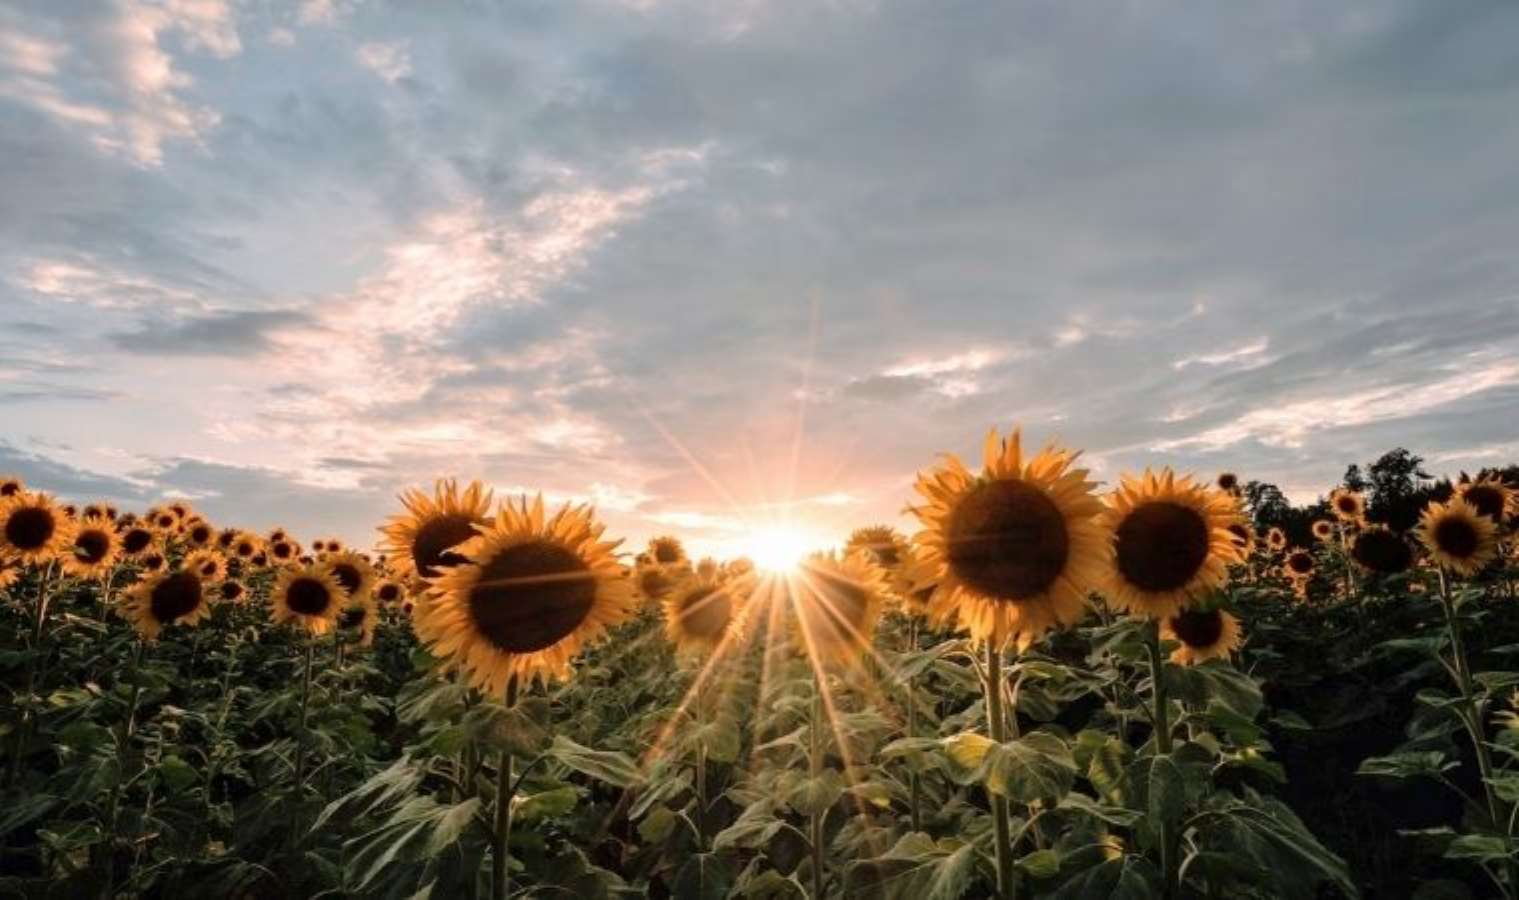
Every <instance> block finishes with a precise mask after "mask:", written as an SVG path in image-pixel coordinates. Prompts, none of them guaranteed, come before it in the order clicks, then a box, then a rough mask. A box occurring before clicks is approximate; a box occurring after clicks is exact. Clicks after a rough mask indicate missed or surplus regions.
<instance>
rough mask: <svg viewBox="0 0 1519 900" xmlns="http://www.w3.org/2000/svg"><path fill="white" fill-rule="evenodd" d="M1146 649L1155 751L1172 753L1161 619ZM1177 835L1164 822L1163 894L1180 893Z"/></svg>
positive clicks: (1149, 629)
mask: <svg viewBox="0 0 1519 900" xmlns="http://www.w3.org/2000/svg"><path fill="white" fill-rule="evenodd" d="M1145 638H1146V640H1145V649H1146V650H1147V651H1149V656H1150V691H1151V694H1152V696H1153V697H1154V700H1155V715H1154V716H1153V717H1152V720H1153V723H1154V725H1155V751H1156V753H1157V754H1160V755H1165V756H1169V755H1171V720H1170V712H1171V711H1170V708H1169V705H1168V704H1169V703H1170V701H1169V700H1167V699H1166V663H1165V660H1164V659H1162V658H1161V655H1160V622H1158V621H1157V622H1151V623H1150V624H1149V626H1148V627H1147V629H1146V633H1145ZM1175 843H1176V835H1175V834H1174V833H1173V831H1172V827H1171V824H1170V823H1168V822H1162V823H1160V871H1161V874H1162V875H1163V876H1164V879H1165V880H1164V892H1163V893H1162V895H1161V896H1163V897H1167V898H1169V897H1174V896H1175V895H1176V881H1177V870H1176V859H1175V856H1176V853H1175V851H1176V847H1175Z"/></svg>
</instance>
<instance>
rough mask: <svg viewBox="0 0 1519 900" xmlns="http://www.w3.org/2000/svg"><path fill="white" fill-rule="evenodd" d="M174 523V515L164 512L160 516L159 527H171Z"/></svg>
mask: <svg viewBox="0 0 1519 900" xmlns="http://www.w3.org/2000/svg"><path fill="white" fill-rule="evenodd" d="M173 525H174V517H173V516H171V515H169V514H168V513H164V514H163V515H161V516H159V517H158V527H159V528H170V527H172V526H173Z"/></svg>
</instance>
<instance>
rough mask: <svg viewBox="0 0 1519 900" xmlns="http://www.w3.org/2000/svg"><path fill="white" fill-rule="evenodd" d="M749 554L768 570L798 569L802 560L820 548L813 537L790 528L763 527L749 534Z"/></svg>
mask: <svg viewBox="0 0 1519 900" xmlns="http://www.w3.org/2000/svg"><path fill="white" fill-rule="evenodd" d="M745 543H746V544H747V551H748V556H749V558H750V559H752V560H754V564H755V565H756V566H758V567H759V568H761V569H764V570H766V571H768V572H793V571H796V568H797V566H798V565H800V564H801V562H802V560H803V559H804V558H805V557H806V556H807V554H808V553H811V552H812V551H813V550H816V549H818V548H817V547H816V546H814V545H813V542H812V541H811V539H809V538H808V537H807V536H806V535H805V534H802V533H801V532H799V531H795V530H792V529H789V528H763V529H760V530H759V531H756V532H754V533H752V534H750V535H749V539H748V540H747V541H746V542H745Z"/></svg>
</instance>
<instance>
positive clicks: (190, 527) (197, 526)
mask: <svg viewBox="0 0 1519 900" xmlns="http://www.w3.org/2000/svg"><path fill="white" fill-rule="evenodd" d="M184 536H185V543H187V544H189V545H190V548H191V549H192V550H204V549H207V548H209V547H211V546H212V545H213V544H214V543H215V542H216V529H215V528H212V527H211V523H210V522H207V521H206V520H204V519H192V520H191V521H189V522H186V523H185V529H184Z"/></svg>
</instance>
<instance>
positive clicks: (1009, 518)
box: [946, 481, 1071, 602]
mask: <svg viewBox="0 0 1519 900" xmlns="http://www.w3.org/2000/svg"><path fill="white" fill-rule="evenodd" d="M946 544H947V550H948V556H949V565H950V568H951V569H952V570H953V571H954V573H955V576H956V577H957V578H959V579H960V580H961V581H963V582H965V583H966V584H967V585H969V586H970V587H971V588H972V589H973V590H976V591H978V592H979V593H981V594H984V595H986V596H988V597H993V598H996V599H999V600H1011V601H1015V602H1016V601H1018V600H1024V599H1027V598H1030V597H1034V596H1036V595H1038V594H1041V593H1043V592H1045V591H1046V590H1048V589H1049V588H1050V585H1052V584H1054V583H1055V579H1056V578H1058V577H1059V576H1060V573H1061V572H1063V571H1065V564H1066V560H1067V559H1068V558H1069V556H1070V549H1071V544H1070V535H1069V534H1068V533H1067V531H1066V527H1065V517H1064V516H1063V515H1061V513H1060V507H1058V506H1056V505H1055V502H1054V501H1053V500H1051V499H1050V498H1049V497H1048V496H1047V495H1046V494H1045V493H1044V492H1043V491H1041V490H1039V489H1038V488H1036V487H1034V486H1032V485H1030V484H1028V483H1027V482H1023V481H987V482H985V483H983V484H981V485H979V486H978V487H976V488H974V489H973V490H972V491H971V492H970V493H969V494H968V495H966V496H965V497H964V498H963V499H962V500H961V501H960V503H959V504H958V505H957V506H956V507H955V509H954V512H953V513H951V514H950V517H949V524H948V534H947V541H946Z"/></svg>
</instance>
